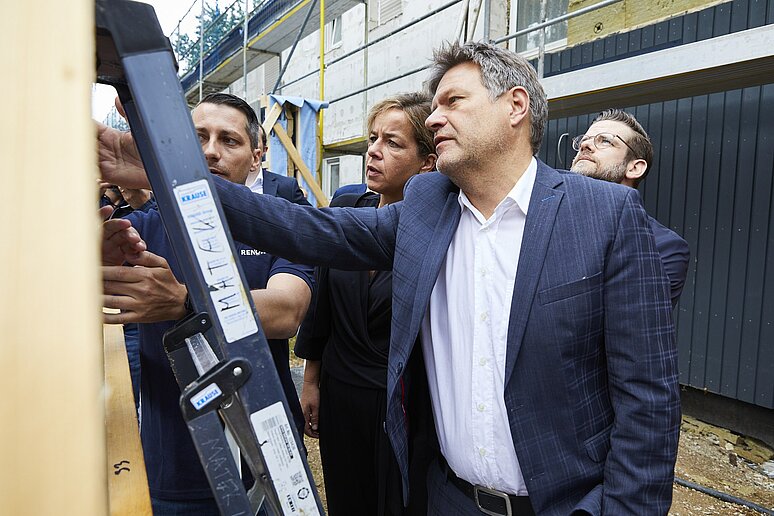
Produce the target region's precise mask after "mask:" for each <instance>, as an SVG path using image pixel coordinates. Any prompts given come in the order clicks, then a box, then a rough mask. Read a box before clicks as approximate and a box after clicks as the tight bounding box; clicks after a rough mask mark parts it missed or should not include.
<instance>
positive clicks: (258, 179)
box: [247, 168, 263, 194]
mask: <svg viewBox="0 0 774 516" xmlns="http://www.w3.org/2000/svg"><path fill="white" fill-rule="evenodd" d="M247 187H248V188H249V189H250V190H251V191H253V192H255V193H259V194H262V193H263V169H262V168H260V169H258V175H257V176H255V181H253V184H251V185H247Z"/></svg>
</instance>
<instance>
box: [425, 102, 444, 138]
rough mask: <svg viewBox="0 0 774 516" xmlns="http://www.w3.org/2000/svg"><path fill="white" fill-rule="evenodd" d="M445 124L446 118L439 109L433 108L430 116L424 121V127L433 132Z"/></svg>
mask: <svg viewBox="0 0 774 516" xmlns="http://www.w3.org/2000/svg"><path fill="white" fill-rule="evenodd" d="M445 123H446V117H445V116H444V115H443V113H441V111H440V109H439V108H435V109H434V110H433V112H432V113H430V116H428V117H427V120H425V127H427V128H428V129H430V130H431V131H433V132H435V131H437V130H438V129H440V128H441V127H443V125H444V124H445Z"/></svg>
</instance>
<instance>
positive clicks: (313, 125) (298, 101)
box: [269, 95, 328, 206]
mask: <svg viewBox="0 0 774 516" xmlns="http://www.w3.org/2000/svg"><path fill="white" fill-rule="evenodd" d="M274 104H279V105H280V106H283V109H282V113H281V114H280V117H279V119H278V120H277V121H278V122H279V124H280V125H281V126H282V127H283V128H284V129H285V130H287V128H288V120H287V117H286V116H285V109H284V106H285V104H292V105H294V106H296V107H298V108H300V109H299V117H298V119H297V120H296V125H297V127H296V131H297V133H298V134H299V137H298V139H297V142H298V144H297V145H298V152H299V153H300V154H301V159H303V160H304V163H306V166H307V167H309V170H311V171H312V174H313V175H315V177H316V174H317V112H318V111H320V110H321V109H324V108H326V107H328V103H327V102H324V101H321V100H314V99H305V98H303V97H287V96H283V95H269V110H271V108H272V106H274ZM269 148H270V149H271V152H269V155H270V157H271V162H270V163H269V170H271V171H272V172H274V173H275V174H281V175H287V173H288V153H287V151H285V147H283V146H282V142H280V140H279V138H277V136H276V135H275V134H274V133H273V132H272V134H271V135H270V138H269ZM299 183H300V185H301V187H302V188H303V189H304V191H305V192H306V194H307V198H308V199H309V202H310V203H311V204H312V206H315V205H316V204H317V199H316V198H315V196H314V194H313V193H312V189H311V188H309V185H308V184H307V182H306V181H304V179H303V178H299Z"/></svg>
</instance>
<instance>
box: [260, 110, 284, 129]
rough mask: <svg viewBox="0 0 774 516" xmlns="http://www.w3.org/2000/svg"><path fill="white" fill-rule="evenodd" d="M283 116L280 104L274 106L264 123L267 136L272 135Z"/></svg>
mask: <svg viewBox="0 0 774 516" xmlns="http://www.w3.org/2000/svg"><path fill="white" fill-rule="evenodd" d="M281 114H282V106H280V105H279V104H274V105H273V106H272V107H271V109H270V110H269V112H268V113H267V114H266V119H265V120H264V121H263V130H264V131H266V134H267V135H268V134H270V133H271V128H272V127H274V124H276V123H277V120H278V119H279V117H280V115H281Z"/></svg>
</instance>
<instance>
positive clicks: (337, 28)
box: [318, 16, 341, 50]
mask: <svg viewBox="0 0 774 516" xmlns="http://www.w3.org/2000/svg"><path fill="white" fill-rule="evenodd" d="M318 34H319V33H318ZM339 45H341V16H339V17H338V18H334V19H333V20H331V21H330V22H329V23H327V24H325V49H326V50H330V49H332V48H335V47H338V46H339Z"/></svg>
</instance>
